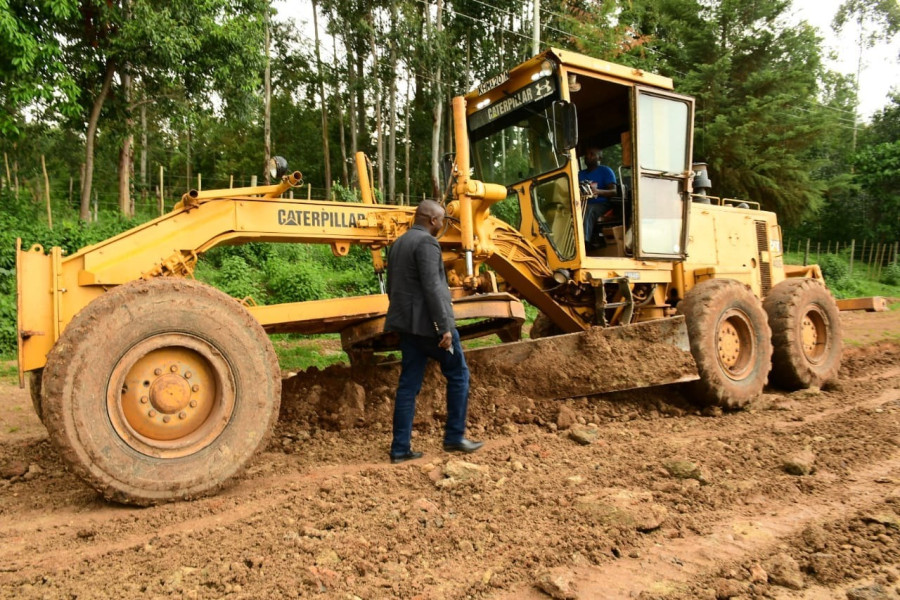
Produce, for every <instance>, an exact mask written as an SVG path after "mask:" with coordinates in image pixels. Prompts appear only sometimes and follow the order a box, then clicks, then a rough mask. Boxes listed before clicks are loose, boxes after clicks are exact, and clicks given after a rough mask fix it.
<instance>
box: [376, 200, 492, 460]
mask: <svg viewBox="0 0 900 600" xmlns="http://www.w3.org/2000/svg"><path fill="white" fill-rule="evenodd" d="M443 226H444V208H443V207H442V206H441V205H440V204H438V203H437V202H435V201H433V200H423V201H422V203H421V204H419V206H418V207H417V208H416V214H415V224H414V225H413V226H412V227H411V228H410V229H409V231H407V232H406V233H404V234H403V235H402V236H400V238H399V239H397V241H396V242H394V244H393V245H392V246H391V250H390V254H389V256H388V269H387V270H388V280H387V293H388V300H389V302H390V304H389V306H388V312H387V319H386V320H385V324H384V329H385V331H396V332H397V333H398V334H400V352H401V353H402V367H401V371H400V381H399V382H398V384H397V394H396V396H395V400H394V439H393V442H392V443H391V453H390V456H391V462H392V463H399V462H404V461H407V460H412V459H415V458H419V457H421V456H422V453H421V452H413V450H412V448H411V446H410V441H411V438H412V425H413V416H414V414H415V411H416V396H417V395H418V394H419V390H420V389H421V388H422V380H423V378H424V377H425V366H426V365H427V364H428V359H429V358H432V359H434V360H436V361H437V362H438V364H440V366H441V372H442V373H443V374H444V377H446V378H447V424H446V426H445V428H444V450H446V451H448V452H475V451H476V450H478V449H479V448H481V446H482V445H483V444H484V442H473V441H471V440H467V439H466V438H465V436H464V434H465V431H466V413H467V411H468V405H469V368H468V366H466V358H465V356H463V350H462V346H461V345H460V343H459V332H457V330H456V323H455V321H454V319H453V306H452V304H451V302H450V289H449V288H448V287H447V278H446V275H445V274H444V262H443V260H442V258H441V247H440V245H439V244H438V242H437V239H435V236H436V235H437V233H438V232H439V231H440V230H441V229H442V228H443Z"/></svg>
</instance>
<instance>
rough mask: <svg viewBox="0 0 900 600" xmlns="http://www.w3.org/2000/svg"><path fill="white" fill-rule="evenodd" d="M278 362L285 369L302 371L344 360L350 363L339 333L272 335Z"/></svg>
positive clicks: (320, 367)
mask: <svg viewBox="0 0 900 600" xmlns="http://www.w3.org/2000/svg"><path fill="white" fill-rule="evenodd" d="M270 337H271V339H272V345H273V346H274V347H275V354H276V355H277V356H278V364H279V365H280V366H281V369H282V370H285V371H300V370H304V369H308V368H309V367H318V368H319V369H324V368H325V367H328V366H331V365H334V364H337V363H340V362H343V363H349V362H350V359H349V358H348V356H347V353H346V352H344V351H343V350H341V343H340V336H339V335H337V334H331V335H323V336H317V337H310V336H305V335H299V334H290V333H280V334H275V335H272V336H270Z"/></svg>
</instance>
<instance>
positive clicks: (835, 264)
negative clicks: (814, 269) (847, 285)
mask: <svg viewBox="0 0 900 600" xmlns="http://www.w3.org/2000/svg"><path fill="white" fill-rule="evenodd" d="M819 267H821V269H822V275H824V276H825V281H826V282H828V284H829V285H831V284H832V282H834V283H835V284H837V283H838V282H840V281H842V280H844V279H846V278H847V276H848V275H849V274H850V267H849V266H848V265H847V262H846V261H844V260H843V259H842V258H840V257H839V256H836V255H834V254H825V255H823V256H821V257H820V258H819Z"/></svg>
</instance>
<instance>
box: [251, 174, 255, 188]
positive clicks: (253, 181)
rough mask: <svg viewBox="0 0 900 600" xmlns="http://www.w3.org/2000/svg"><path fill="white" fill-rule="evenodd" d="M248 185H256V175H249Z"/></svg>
mask: <svg viewBox="0 0 900 600" xmlns="http://www.w3.org/2000/svg"><path fill="white" fill-rule="evenodd" d="M250 187H256V175H251V176H250Z"/></svg>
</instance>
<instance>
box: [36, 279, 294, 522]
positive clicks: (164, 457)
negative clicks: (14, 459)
mask: <svg viewBox="0 0 900 600" xmlns="http://www.w3.org/2000/svg"><path fill="white" fill-rule="evenodd" d="M42 392H43V393H42V400H43V410H44V422H45V425H46V426H47V429H48V430H49V431H50V437H51V439H52V440H53V442H54V443H55V445H56V446H57V447H58V448H59V450H60V453H61V455H62V457H63V458H64V459H65V461H66V462H67V463H68V464H69V466H70V467H71V469H72V470H73V471H74V472H75V473H76V474H77V475H79V476H81V477H82V478H83V479H84V480H85V481H87V482H88V483H89V484H90V485H92V486H93V487H95V488H96V489H97V490H99V491H100V492H101V493H102V494H103V496H105V497H106V498H107V499H110V500H115V501H117V502H125V503H133V504H140V505H148V504H156V503H159V502H167V501H170V500H177V499H186V498H194V497H198V496H202V495H206V494H209V493H212V492H214V491H216V490H218V489H219V488H221V487H222V486H223V485H224V484H225V482H226V481H228V480H229V479H231V478H232V477H234V476H235V475H237V474H238V473H240V472H241V471H242V470H243V468H244V467H245V466H246V464H247V462H248V461H249V460H250V459H251V457H253V455H254V454H255V453H256V452H257V451H258V450H260V449H261V448H264V447H265V446H264V445H265V443H266V440H267V438H268V436H269V434H270V433H271V431H272V428H273V426H274V423H275V421H276V419H277V418H278V409H279V405H280V402H281V376H280V372H279V369H278V362H277V359H276V357H275V352H274V350H273V348H272V344H271V342H270V341H269V339H268V337H267V336H266V334H265V332H264V331H263V329H262V327H261V326H260V325H259V323H258V322H257V321H256V320H255V319H254V318H253V317H252V316H251V315H250V313H248V312H247V311H246V310H245V309H244V308H243V307H242V306H241V305H240V304H238V303H237V302H236V301H235V300H234V299H232V298H230V297H228V296H227V295H225V294H223V293H222V292H220V291H218V290H215V289H213V288H211V287H209V286H207V285H204V284H202V283H199V282H196V281H191V280H183V279H176V278H162V279H154V280H150V281H135V282H131V283H128V284H125V285H122V286H119V287H117V288H115V289H113V290H112V291H109V292H107V293H105V294H103V295H102V296H100V297H99V298H97V299H96V300H94V301H93V302H91V303H90V304H89V305H88V306H87V307H86V308H84V309H83V310H82V311H81V312H80V313H78V314H77V315H76V316H75V318H74V319H72V322H71V323H70V324H69V326H68V327H67V328H66V329H65V331H63V334H62V336H61V337H60V338H59V340H58V341H57V343H56V345H55V346H54V347H53V350H52V351H51V352H50V354H49V355H48V357H47V365H46V367H45V368H44V377H43V390H42Z"/></svg>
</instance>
